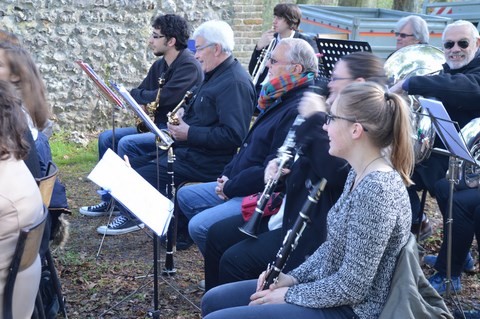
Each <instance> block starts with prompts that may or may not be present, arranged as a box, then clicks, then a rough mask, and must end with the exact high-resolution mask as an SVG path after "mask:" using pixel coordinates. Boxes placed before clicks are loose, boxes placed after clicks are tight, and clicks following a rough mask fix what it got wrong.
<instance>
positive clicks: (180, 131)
mask: <svg viewBox="0 0 480 319" xmlns="http://www.w3.org/2000/svg"><path fill="white" fill-rule="evenodd" d="M193 38H194V39H195V47H196V52H195V58H196V59H197V60H198V61H199V62H200V64H201V66H202V70H203V71H204V73H205V77H204V81H203V82H202V83H201V85H200V86H199V87H198V88H197V89H196V90H195V91H194V96H193V97H192V99H191V100H190V102H189V103H188V105H187V106H186V107H185V109H183V108H182V109H180V110H179V111H178V113H177V116H178V120H179V124H178V125H170V124H168V130H169V132H170V133H171V135H172V137H173V139H174V140H175V143H174V155H175V158H176V160H175V162H174V164H173V171H174V174H173V175H174V179H175V181H174V184H175V187H177V186H178V185H180V184H181V183H183V182H186V181H195V182H207V181H211V180H213V179H215V178H217V177H218V176H219V175H220V174H221V173H222V170H223V168H224V167H225V165H227V164H228V162H230V161H231V159H232V157H233V156H234V155H235V154H236V152H237V149H238V147H239V146H240V145H241V142H242V140H243V139H244V138H245V136H246V135H247V132H248V127H249V124H250V120H251V117H252V114H253V109H254V102H255V89H254V87H253V85H252V82H251V81H250V78H249V76H248V73H247V72H246V71H245V70H244V69H243V67H242V66H241V64H240V62H238V61H237V60H236V59H235V58H234V57H233V56H232V51H233V48H234V35H233V30H232V28H231V27H230V26H229V25H228V24H227V23H226V22H224V21H218V20H212V21H207V22H205V23H203V24H201V25H200V26H199V27H198V28H197V29H196V30H195V32H194V34H193ZM167 160H168V154H167V152H163V153H161V154H160V156H159V158H158V160H154V161H151V159H150V158H145V157H135V158H133V159H131V160H130V164H131V166H132V167H133V168H134V169H135V170H136V171H137V172H138V173H139V174H140V175H141V176H142V177H143V178H145V180H147V181H148V182H149V183H150V184H151V185H153V186H154V187H158V189H159V191H160V192H161V193H163V194H164V195H166V196H170V194H166V191H165V189H166V187H165V185H170V184H171V183H172V176H171V175H170V174H168V164H167ZM157 185H158V186H157ZM139 226H140V227H142V226H143V224H142V223H140V222H139V221H138V220H136V219H134V218H129V217H128V216H127V214H122V215H120V216H117V217H116V218H115V219H114V220H113V221H112V222H111V223H110V224H109V225H107V226H100V227H99V228H97V232H99V233H100V234H103V233H106V234H107V235H118V234H124V233H127V232H131V231H135V230H138V229H139Z"/></svg>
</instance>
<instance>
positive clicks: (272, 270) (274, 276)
mask: <svg viewBox="0 0 480 319" xmlns="http://www.w3.org/2000/svg"><path fill="white" fill-rule="evenodd" d="M326 184H327V180H326V179H325V178H323V179H322V180H321V181H320V182H319V183H317V184H316V185H315V186H314V187H313V189H312V190H311V191H310V194H309V195H308V197H307V200H306V201H305V204H303V207H302V210H301V211H300V212H299V213H298V217H297V220H296V221H295V224H294V225H293V227H292V229H290V230H289V231H288V232H287V235H286V236H285V239H284V240H283V244H282V247H280V250H279V251H278V253H277V255H276V257H275V262H274V263H273V264H272V263H271V264H269V265H268V267H267V271H266V273H265V281H264V283H263V290H266V289H268V288H269V287H270V285H271V284H273V283H276V282H277V280H278V276H279V275H280V273H281V272H282V270H283V267H285V264H286V262H287V259H288V257H289V256H290V254H291V253H292V251H293V250H294V249H295V248H296V247H297V244H298V241H299V240H300V237H302V234H303V231H304V230H305V227H306V226H307V223H308V222H309V221H310V215H311V214H312V209H313V207H315V205H316V204H317V202H318V200H319V199H320V195H321V194H322V192H323V190H324V189H325V185H326Z"/></svg>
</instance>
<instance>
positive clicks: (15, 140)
mask: <svg viewBox="0 0 480 319" xmlns="http://www.w3.org/2000/svg"><path fill="white" fill-rule="evenodd" d="M27 129H28V126H27V119H26V115H25V113H24V111H23V110H22V102H21V101H20V99H19V98H18V97H17V96H16V95H15V88H14V87H13V85H12V84H11V83H9V82H6V81H0V160H5V159H8V158H10V157H12V156H13V157H14V158H15V159H17V160H21V159H24V158H25V157H26V156H27V153H28V150H29V149H30V146H29V145H28V143H27V141H26V140H25V139H23V135H24V133H25V131H26V130H27Z"/></svg>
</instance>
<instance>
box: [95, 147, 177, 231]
mask: <svg viewBox="0 0 480 319" xmlns="http://www.w3.org/2000/svg"><path fill="white" fill-rule="evenodd" d="M88 179H90V180H91V181H92V182H94V183H95V184H97V185H98V186H100V187H102V188H103V189H105V190H108V191H110V194H111V195H112V196H113V197H114V198H115V199H116V200H118V201H119V202H120V203H121V204H122V205H123V206H125V207H126V208H127V209H128V210H129V211H130V212H131V213H132V214H134V215H135V216H137V217H138V218H139V219H140V220H141V221H142V222H144V223H145V225H147V226H148V227H149V228H150V229H152V230H153V231H154V232H155V233H156V234H157V235H159V236H161V235H164V234H165V233H166V232H167V229H168V225H169V223H170V220H171V217H172V213H173V207H174V206H173V203H172V202H171V201H170V200H169V199H168V198H166V197H165V196H163V195H162V194H161V193H160V192H159V191H158V190H156V189H155V188H154V187H153V186H152V185H150V184H149V183H148V182H147V181H146V180H145V179H144V178H143V177H142V176H140V175H139V174H138V173H137V172H136V171H135V170H134V169H133V168H131V167H128V166H127V165H126V163H125V161H123V160H122V159H121V158H120V157H119V156H118V155H117V154H115V152H113V151H112V150H111V149H108V150H107V152H106V153H105V155H104V156H103V158H102V159H101V160H100V161H99V162H98V164H97V165H96V166H95V167H94V168H93V170H92V171H91V172H90V174H89V175H88Z"/></svg>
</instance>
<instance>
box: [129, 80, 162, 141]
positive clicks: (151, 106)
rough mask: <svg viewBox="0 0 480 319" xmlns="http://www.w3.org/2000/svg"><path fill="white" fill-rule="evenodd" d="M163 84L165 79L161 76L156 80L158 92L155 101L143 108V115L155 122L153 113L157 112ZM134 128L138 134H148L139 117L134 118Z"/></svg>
mask: <svg viewBox="0 0 480 319" xmlns="http://www.w3.org/2000/svg"><path fill="white" fill-rule="evenodd" d="M164 84H165V79H164V78H163V76H161V77H159V78H158V92H157V97H156V98H155V101H153V102H150V103H148V104H147V105H146V106H145V113H147V115H148V116H149V117H150V118H151V119H152V121H153V122H155V111H156V110H157V107H158V104H159V103H160V93H161V92H162V88H163V85H164ZM136 126H137V132H138V133H147V132H150V130H149V129H148V127H147V126H146V125H145V123H143V121H142V119H140V118H139V117H137V118H136Z"/></svg>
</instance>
